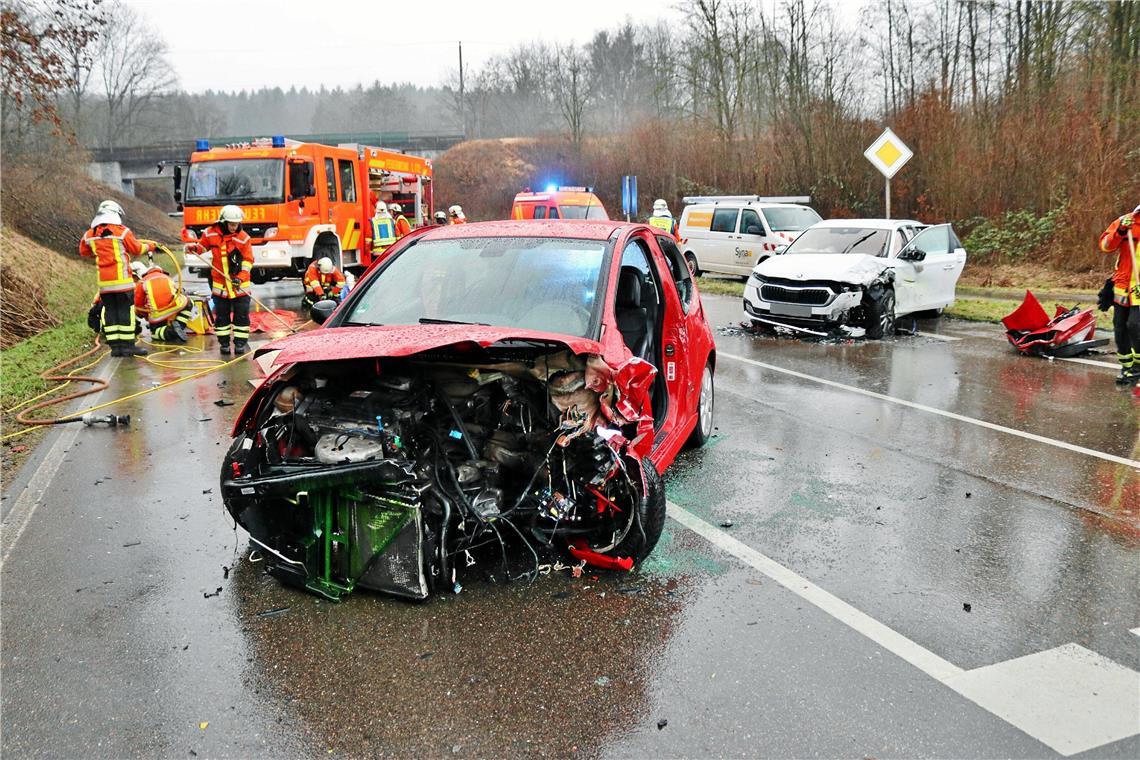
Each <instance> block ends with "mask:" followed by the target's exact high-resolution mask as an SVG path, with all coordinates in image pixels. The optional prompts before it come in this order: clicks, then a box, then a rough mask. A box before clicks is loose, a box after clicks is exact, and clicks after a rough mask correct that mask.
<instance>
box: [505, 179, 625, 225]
mask: <svg viewBox="0 0 1140 760" xmlns="http://www.w3.org/2000/svg"><path fill="white" fill-rule="evenodd" d="M609 218H610V217H609V215H608V214H606V207H605V206H603V205H602V202H601V200H599V199H598V196H596V195H594V188H592V187H567V186H565V185H563V186H561V187H556V186H553V185H552V186H550V187H548V188H546V190H544V191H543V192H541V193H532V192H531V191H530V189H529V188H528V189H527V190H525V191H523V192H521V193H519V194H518V195H516V196H515V202H514V204H512V206H511V219H609Z"/></svg>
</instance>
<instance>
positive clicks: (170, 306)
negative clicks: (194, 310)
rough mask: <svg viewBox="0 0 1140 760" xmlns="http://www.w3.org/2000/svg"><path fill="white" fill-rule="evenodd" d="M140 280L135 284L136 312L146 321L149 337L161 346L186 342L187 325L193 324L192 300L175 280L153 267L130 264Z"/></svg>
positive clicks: (158, 268)
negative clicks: (191, 314) (191, 319)
mask: <svg viewBox="0 0 1140 760" xmlns="http://www.w3.org/2000/svg"><path fill="white" fill-rule="evenodd" d="M131 267H132V269H134V270H135V274H136V276H137V277H138V278H139V281H138V283H137V284H136V285H135V311H136V312H138V314H139V316H141V317H143V318H144V319H146V321H147V325H148V326H149V327H150V335H151V337H152V338H153V339H154V340H157V341H160V342H162V343H185V342H186V323H187V322H189V321H190V299H189V298H187V297H186V295H185V294H184V293H182V291H180V290H179V289H178V286H177V285H175V284H174V280H172V279H171V278H170V276H169V275H168V274H167V273H166V272H164V271H163V270H162V267H160V266H158V265H156V264H152V265H151V266H150V267H149V268H148V267H147V266H146V265H145V264H141V263H139V262H137V261H136V262H135V263H134V264H131Z"/></svg>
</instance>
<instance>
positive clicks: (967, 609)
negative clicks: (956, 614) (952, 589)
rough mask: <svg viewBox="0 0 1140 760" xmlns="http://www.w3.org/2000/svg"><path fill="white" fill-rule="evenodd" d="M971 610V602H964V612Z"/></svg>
mask: <svg viewBox="0 0 1140 760" xmlns="http://www.w3.org/2000/svg"><path fill="white" fill-rule="evenodd" d="M970 609H971V605H970V603H969V602H962V610H963V611H965V612H969V611H970Z"/></svg>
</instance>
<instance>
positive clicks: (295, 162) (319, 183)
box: [174, 136, 432, 282]
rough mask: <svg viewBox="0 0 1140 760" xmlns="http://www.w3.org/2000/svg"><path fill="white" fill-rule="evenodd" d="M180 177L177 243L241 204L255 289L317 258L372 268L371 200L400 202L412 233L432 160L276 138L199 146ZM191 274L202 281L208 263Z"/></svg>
mask: <svg viewBox="0 0 1140 760" xmlns="http://www.w3.org/2000/svg"><path fill="white" fill-rule="evenodd" d="M197 148H198V149H197V150H196V151H194V153H193V154H191V156H190V162H189V166H188V168H187V172H186V176H185V178H183V177H182V176H181V171H180V167H179V168H176V170H175V176H174V183H175V200H177V201H178V202H179V203H180V204H181V207H182V212H183V227H184V229H183V238H184V239H186V240H194V239H196V238H197V237H198V235H199V234H201V232H202V230H203V229H205V228H206V227H208V226H209V225H211V224H213V223H214V222H215V221H217V218H218V213H219V211H220V210H221V207H222V206H225V205H227V204H234V205H237V206H240V207H241V208H242V211H243V212H244V214H245V222H244V227H245V230H246V232H247V233H249V236H250V237H251V238H253V253H254V269H253V272H252V277H253V281H254V282H265V281H267V280H270V279H280V278H282V277H290V276H292V277H300V276H301V275H303V274H304V272H305V269H306V268H307V267H308V265H309V263H310V262H311V261H313V260H315V259H318V258H321V257H322V256H328V257H329V258H331V259H332V260H333V261H334V262H335V263H336V265H337V267H339V268H340V269H342V270H343V269H350V270H358V271H363V270H364V269H365V268H366V267H367V266H368V265H369V264H370V263H371V262H372V255H371V251H372V240H371V221H370V220H371V217H372V214H373V211H374V209H375V206H376V201H378V200H383V201H385V202H397V203H400V204H401V206H402V207H403V214H404V216H406V217H407V219H408V221H409V222H411V223H412V226H413V227H415V226H419V225H420V224H422V223H423V220H424V219H427V218H430V216H431V212H432V185H431V181H432V167H431V161H430V160H428V159H424V158H420V157H418V156H411V155H407V154H403V153H396V152H393V151H387V150H383V149H381V148H375V147H371V146H363V145H356V144H342V145H338V146H336V147H333V146H330V145H322V144H319V143H303V142H297V141H295V140H288V139H286V138H284V137H281V136H277V137H273V138H262V139H258V140H255V141H253V142H252V143H244V144H239V145H228V146H226V147H220V148H211V147H210V145H209V143H208V142H207V141H205V140H199V141H198V143H197ZM190 267H191V269H196V270H197V271H198V273H199V274H202V275H206V274H208V272H209V266H208V264H206V263H205V262H202V263H201V264H200V265H195V262H194V260H193V259H191V260H190Z"/></svg>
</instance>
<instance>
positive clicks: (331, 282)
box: [305, 261, 344, 298]
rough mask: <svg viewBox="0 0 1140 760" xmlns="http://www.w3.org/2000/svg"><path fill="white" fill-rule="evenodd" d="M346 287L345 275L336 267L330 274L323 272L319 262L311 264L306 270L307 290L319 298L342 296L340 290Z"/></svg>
mask: <svg viewBox="0 0 1140 760" xmlns="http://www.w3.org/2000/svg"><path fill="white" fill-rule="evenodd" d="M343 287H344V275H343V274H341V271H340V270H339V269H337V268H336V267H333V270H332V271H331V272H329V273H328V274H324V273H323V272H321V268H320V267H319V266H317V262H315V261H314V262H313V263H312V264H309V268H308V269H306V270H305V292H306V293H308V294H310V295H314V296H317V297H319V298H324V297H326V296H327V297H329V298H340V290H341V288H343Z"/></svg>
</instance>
